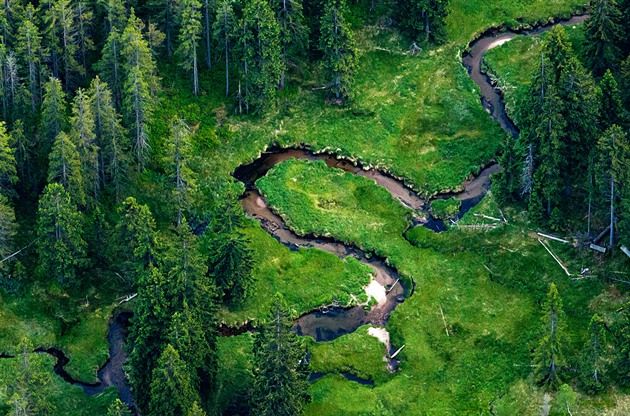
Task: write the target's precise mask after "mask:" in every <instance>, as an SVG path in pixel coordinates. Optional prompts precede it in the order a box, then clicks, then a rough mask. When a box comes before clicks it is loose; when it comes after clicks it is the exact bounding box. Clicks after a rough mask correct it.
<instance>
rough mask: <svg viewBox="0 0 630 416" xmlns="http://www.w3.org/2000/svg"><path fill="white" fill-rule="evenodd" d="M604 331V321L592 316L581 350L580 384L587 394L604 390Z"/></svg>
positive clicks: (605, 342) (605, 362) (605, 359)
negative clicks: (584, 387) (583, 386)
mask: <svg viewBox="0 0 630 416" xmlns="http://www.w3.org/2000/svg"><path fill="white" fill-rule="evenodd" d="M606 331H607V330H606V325H605V323H604V320H603V319H602V318H600V316H599V315H598V314H595V315H593V317H592V318H591V322H590V323H589V325H588V331H587V336H588V338H587V340H586V343H585V345H584V348H583V349H582V351H583V359H582V382H583V383H584V385H585V386H586V389H587V391H588V392H589V393H599V392H601V391H602V390H603V389H604V383H605V381H606V372H607V365H608V351H607V349H608V342H607V336H606Z"/></svg>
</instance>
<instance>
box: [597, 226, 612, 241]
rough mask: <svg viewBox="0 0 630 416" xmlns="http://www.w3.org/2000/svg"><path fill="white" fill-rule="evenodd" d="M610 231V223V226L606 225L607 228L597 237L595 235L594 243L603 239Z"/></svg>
mask: <svg viewBox="0 0 630 416" xmlns="http://www.w3.org/2000/svg"><path fill="white" fill-rule="evenodd" d="M609 231H610V225H609V226H608V227H606V228H605V229H604V231H602V232H601V233H599V234H597V237H595V238H594V239H593V243H597V242H598V241H599V240H601V239H602V238H604V236H605V235H606V234H608V232H609Z"/></svg>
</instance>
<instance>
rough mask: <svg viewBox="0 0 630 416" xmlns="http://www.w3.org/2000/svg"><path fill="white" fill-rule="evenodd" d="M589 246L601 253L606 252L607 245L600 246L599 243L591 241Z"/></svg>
mask: <svg viewBox="0 0 630 416" xmlns="http://www.w3.org/2000/svg"><path fill="white" fill-rule="evenodd" d="M588 247H589V248H590V249H591V250H595V251H599V252H600V253H605V252H606V247H602V246H598V245H597V244H593V243H591V244H590V245H589V246H588Z"/></svg>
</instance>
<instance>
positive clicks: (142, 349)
mask: <svg viewBox="0 0 630 416" xmlns="http://www.w3.org/2000/svg"><path fill="white" fill-rule="evenodd" d="M137 286H138V297H137V301H136V304H135V307H134V315H133V318H132V323H133V325H132V326H131V332H130V334H129V338H128V339H129V343H130V345H129V346H130V349H129V351H130V353H129V358H128V360H127V362H128V374H129V384H130V386H131V388H132V391H133V392H134V398H135V402H136V404H137V405H138V408H139V409H140V410H141V411H142V413H145V412H146V411H147V410H148V409H149V401H150V400H151V398H153V395H150V394H149V392H150V388H151V387H152V383H151V379H152V376H153V369H154V368H156V364H157V360H158V357H160V354H161V353H162V351H163V349H164V347H165V346H166V333H165V332H166V331H165V330H164V327H167V328H168V325H169V322H170V318H171V314H172V312H171V311H170V310H169V305H168V298H167V292H168V282H167V281H166V279H165V277H164V275H162V273H161V272H160V271H159V269H157V268H156V267H153V266H151V267H149V268H148V269H147V270H145V271H143V272H142V273H141V276H140V279H139V281H138V285H137Z"/></svg>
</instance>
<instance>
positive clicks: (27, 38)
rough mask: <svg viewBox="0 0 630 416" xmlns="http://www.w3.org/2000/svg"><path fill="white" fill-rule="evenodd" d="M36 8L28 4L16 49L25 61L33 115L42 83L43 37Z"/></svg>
mask: <svg viewBox="0 0 630 416" xmlns="http://www.w3.org/2000/svg"><path fill="white" fill-rule="evenodd" d="M35 18H36V10H35V8H34V7H33V5H32V4H31V3H29V4H28V5H27V6H26V10H25V15H24V18H23V19H22V21H21V23H20V26H19V28H18V31H17V38H16V43H15V51H16V54H17V56H18V59H19V60H20V61H21V62H23V63H24V66H25V68H26V73H25V76H24V79H25V81H26V88H27V90H28V93H29V96H30V102H31V115H35V113H36V111H37V109H38V107H39V104H40V102H41V101H40V95H39V88H40V87H39V83H40V79H39V76H40V71H41V70H40V65H41V62H40V51H41V50H42V37H41V34H40V32H39V28H38V27H37V24H36V21H35Z"/></svg>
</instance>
